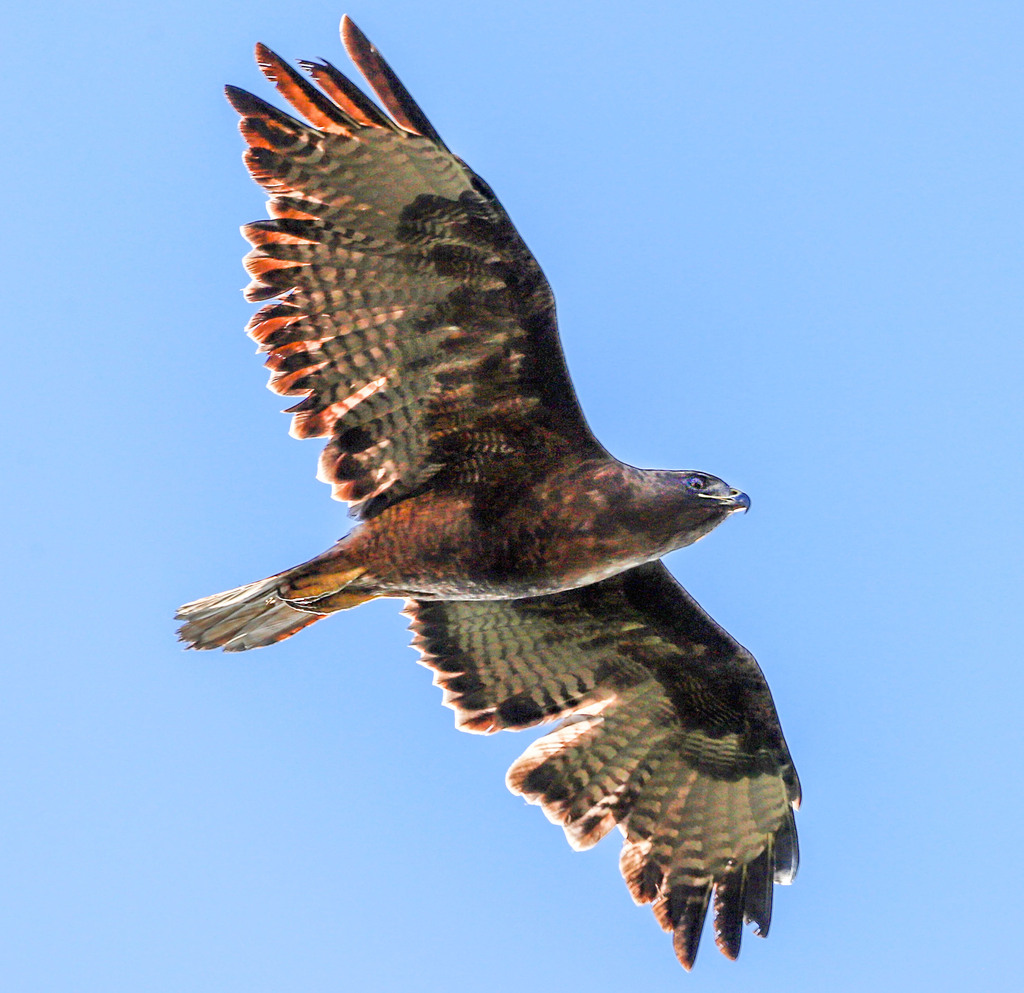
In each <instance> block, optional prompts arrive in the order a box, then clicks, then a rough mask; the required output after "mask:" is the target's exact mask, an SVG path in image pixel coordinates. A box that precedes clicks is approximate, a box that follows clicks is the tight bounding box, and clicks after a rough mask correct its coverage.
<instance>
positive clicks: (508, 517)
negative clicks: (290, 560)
mask: <svg viewBox="0 0 1024 993" xmlns="http://www.w3.org/2000/svg"><path fill="white" fill-rule="evenodd" d="M342 38H343V40H344V43H345V47H346V48H347V50H348V54H349V56H350V57H351V59H352V61H353V62H354V63H355V65H356V67H357V68H358V69H359V70H360V72H361V73H362V75H363V76H364V77H365V79H366V81H367V83H368V84H369V86H370V87H371V88H372V90H373V92H374V93H375V94H376V96H377V98H378V99H379V101H380V106H378V104H376V103H374V102H373V101H372V100H371V99H370V98H368V97H367V96H366V95H365V94H364V93H363V92H362V91H361V90H360V89H358V88H357V87H356V86H355V85H354V84H353V83H352V82H351V81H350V80H349V79H347V78H346V77H345V76H344V75H342V73H341V72H339V71H338V69H336V68H335V67H334V66H333V65H331V64H330V63H328V62H301V63H300V65H301V66H302V68H303V69H304V70H305V71H306V73H308V75H309V76H310V77H311V78H312V81H313V82H312V83H311V82H309V81H308V80H307V79H306V78H305V77H303V76H302V75H300V74H299V73H298V72H297V71H296V70H295V69H293V68H291V67H290V66H289V65H287V64H286V63H285V62H283V61H282V60H281V59H280V58H278V57H277V56H276V55H275V54H274V53H273V52H271V51H270V50H269V49H267V48H266V47H264V46H262V45H259V46H257V49H256V58H257V61H258V63H259V66H260V68H261V69H262V70H263V72H264V73H265V74H266V76H267V77H268V78H269V79H270V81H271V82H272V83H273V84H274V85H275V86H276V88H277V90H278V91H279V93H280V94H281V95H282V96H283V97H284V98H285V99H286V100H287V101H288V103H289V104H290V105H291V106H292V108H294V110H295V111H296V112H297V113H298V114H300V115H301V116H302V118H304V120H300V119H298V118H296V117H292V116H290V115H289V114H287V113H284V112H283V111H281V110H279V109H277V108H276V107H274V106H272V105H270V104H268V103H265V102H264V101H263V100H261V99H260V98H259V97H256V96H253V95H252V94H250V93H247V92H245V91H244V90H240V89H237V88H235V87H228V88H227V96H228V99H229V100H230V102H231V104H232V105H233V106H234V108H235V109H236V110H237V111H238V113H239V114H240V115H241V118H242V120H241V131H242V134H243V136H244V137H245V140H246V142H247V143H248V149H247V150H246V152H245V163H246V165H247V166H248V168H249V171H250V173H251V174H252V176H253V178H254V179H255V180H256V182H257V183H259V184H260V185H261V186H262V187H263V188H264V189H265V190H266V191H267V192H268V194H269V196H270V199H269V213H270V218H271V219H269V220H263V221H256V222H255V223H252V224H247V225H246V226H245V227H244V228H243V229H242V230H243V233H244V234H245V236H246V238H247V239H248V240H249V241H250V242H251V243H252V246H253V249H252V251H251V252H250V253H249V254H248V255H247V256H246V258H245V267H246V269H247V270H248V271H249V273H250V275H251V276H252V282H251V283H250V285H249V286H248V287H247V289H246V295H247V297H248V299H249V300H252V301H270V302H269V303H267V304H266V305H265V306H264V307H263V308H262V309H261V310H259V311H258V312H257V313H256V314H255V315H254V316H253V317H252V319H251V321H250V322H249V325H248V328H247V330H248V332H249V334H250V335H251V336H252V337H253V338H254V339H255V340H256V341H257V342H258V343H259V346H260V349H261V350H262V351H264V352H266V353H267V356H268V357H267V365H268V366H269V368H270V370H271V378H270V384H269V385H270V388H271V389H273V390H275V391H276V392H278V393H281V394H284V395H286V396H292V397H298V398H299V399H298V402H297V403H295V405H294V406H292V407H290V408H288V411H287V412H288V413H291V414H292V415H293V418H292V424H291V432H292V434H293V435H294V436H296V437H298V438H310V437H323V438H326V439H327V444H326V448H325V449H324V451H323V454H322V456H321V458H320V469H319V476H320V478H321V479H323V480H324V481H326V482H329V483H330V484H331V485H332V487H333V494H334V496H335V497H336V498H337V499H340V500H344V501H348V502H349V503H350V504H351V513H352V515H353V516H354V517H355V518H356V519H357V520H358V522H359V523H358V525H357V526H356V527H355V528H354V529H353V530H352V531H351V532H350V533H349V534H348V535H347V536H346V537H344V538H342V539H341V540H340V541H339V542H338V543H337V544H335V545H334V547H332V548H330V549H329V550H327V551H326V552H324V553H323V554H321V555H318V556H317V557H316V558H313V559H311V560H310V561H308V562H306V563H304V564H303V565H299V566H296V567H295V568H293V569H289V570H287V571H285V572H282V573H278V574H277V575H275V576H271V577H270V578H268V579H264V580H261V581H259V582H255V583H251V584H250V585H248V586H242V587H239V588H238V589H234V590H229V591H228V592H226V593H220V594H217V595H215V596H210V597H205V598H204V599H202V600H196V601H194V602H192V603H189V604H186V605H185V606H183V607H182V608H181V609H180V611H179V613H178V617H179V619H181V620H182V621H184V623H183V625H182V626H181V629H180V635H181V638H182V640H184V641H185V642H186V643H187V644H188V645H190V646H191V647H194V648H223V649H225V650H226V651H244V650H246V649H250V648H257V647H260V646H264V645H270V644H272V643H273V642H276V641H280V640H281V639H283V638H287V637H290V636H291V635H293V634H295V633H296V632H297V631H299V630H300V629H301V628H303V627H305V626H306V625H308V624H312V623H313V622H315V621H318V620H320V619H321V618H322V617H325V616H326V615H327V614H331V613H334V612H335V611H339V610H345V609H347V608H349V607H354V606H356V605H357V604H360V603H363V602H364V601H366V600H369V599H371V598H374V597H404V598H406V602H407V606H406V612H407V614H408V616H409V617H410V618H411V622H412V623H411V627H412V630H413V632H414V645H415V647H417V648H418V649H419V651H420V653H421V661H422V663H423V664H424V665H426V666H427V667H428V668H430V669H432V670H433V671H434V674H435V677H434V681H435V683H436V684H437V685H438V686H440V687H441V688H442V689H443V691H444V703H445V704H446V705H447V706H449V707H451V708H452V709H453V710H454V711H455V719H456V724H457V726H458V727H460V728H462V729H463V730H466V731H474V732H479V733H490V732H493V731H498V730H502V729H510V730H518V729H521V728H529V727H534V726H536V725H539V724H543V723H545V722H548V721H552V720H560V723H559V724H558V725H557V726H556V727H555V729H554V730H553V731H551V732H550V733H549V734H547V735H546V736H544V737H541V738H539V739H538V740H537V741H535V742H534V743H533V744H532V745H530V747H529V748H527V750H526V752H525V753H524V754H523V756H522V757H521V758H520V759H518V761H516V762H515V763H514V764H513V766H512V768H511V769H510V770H509V772H508V776H507V783H508V786H509V789H511V790H512V791H513V792H514V793H518V794H521V795H522V796H523V797H525V798H526V799H527V800H528V801H529V802H530V803H536V804H539V805H540V806H541V808H542V809H543V811H544V813H545V814H546V815H547V816H548V818H549V819H550V820H552V821H554V822H555V823H557V824H560V825H561V826H562V827H563V828H564V830H565V834H566V836H567V838H568V840H569V843H570V844H571V845H572V846H573V847H574V848H576V849H585V848H589V847H590V846H591V845H593V844H595V843H596V842H597V841H598V840H600V839H601V838H602V837H604V835H606V834H607V833H608V832H609V831H611V829H612V828H613V827H616V826H617V827H618V828H619V829H620V830H621V832H622V834H623V835H624V839H625V840H624V844H623V848H622V857H621V868H622V873H623V876H624V877H625V880H626V884H627V886H628V887H629V891H630V893H631V894H632V896H633V898H634V900H635V901H636V902H637V903H650V904H652V907H653V910H654V913H655V915H656V917H657V920H658V922H659V923H660V924H661V926H662V927H663V928H664V929H665V930H666V931H670V932H672V934H673V943H674V948H675V952H676V955H677V956H678V958H679V961H680V962H681V963H682V964H683V966H685V967H686V968H687V969H690V968H691V967H692V965H693V962H694V957H695V955H696V953H697V946H698V942H699V940H700V935H701V930H702V927H703V924H704V920H705V916H706V914H707V910H708V907H709V904H711V903H712V901H713V918H714V930H715V940H716V942H717V944H718V947H719V948H720V949H721V950H722V951H723V952H724V953H725V954H726V955H727V956H729V957H730V958H735V957H736V955H737V954H738V953H739V948H740V938H741V933H742V928H743V924H744V922H745V921H748V922H753V923H754V924H755V926H756V929H757V933H758V934H760V935H765V934H767V932H768V926H769V922H770V920H771V913H772V889H773V883H787V882H789V881H790V880H791V879H792V878H793V875H794V873H795V871H796V865H797V839H796V830H795V826H794V820H793V811H794V810H795V808H796V806H797V804H798V803H799V799H800V786H799V781H798V779H797V775H796V772H795V770H794V768H793V763H792V760H791V759H790V755H789V751H788V749H787V747H786V743H785V740H784V738H783V735H782V729H781V727H780V725H779V719H778V716H777V714H776V711H775V706H774V704H773V702H772V698H771V694H770V692H769V690H768V686H767V683H766V682H765V680H764V677H763V676H762V674H761V670H760V669H759V668H758V665H757V663H756V662H755V661H754V659H753V657H752V656H751V655H750V654H749V653H748V652H747V651H746V649H744V648H743V647H741V646H740V645H739V644H738V643H737V642H735V641H734V640H733V639H732V638H731V637H730V636H729V635H728V634H727V633H726V632H725V631H724V630H722V628H721V627H719V626H718V625H717V624H716V623H715V622H714V621H713V620H712V619H711V618H710V617H709V616H708V615H707V614H706V613H704V611H703V610H702V609H701V608H700V607H699V606H698V604H697V603H696V602H695V601H694V600H693V599H692V598H691V597H690V596H689V594H687V592H686V591H685V590H684V589H683V588H682V587H681V586H679V584H678V583H677V582H676V581H675V580H674V579H673V578H672V576H671V575H670V574H669V572H668V571H667V569H666V568H665V566H664V565H663V564H662V563H661V562H660V559H661V558H662V556H664V555H665V554H666V553H668V552H670V551H672V550H673V549H677V548H681V547H683V546H685V545H689V544H691V543H692V542H694V541H696V540H697V539H698V538H701V537H703V536H704V535H705V534H707V533H708V532H709V531H711V530H712V529H713V528H714V527H716V526H717V525H718V524H720V523H721V522H722V521H724V520H725V518H726V517H728V516H729V515H730V514H733V513H734V512H736V511H739V510H746V509H747V508H748V507H749V505H750V501H749V499H748V498H747V496H746V495H745V494H743V493H741V492H740V491H739V490H736V489H733V488H732V487H730V486H729V485H728V484H726V483H724V482H723V481H722V480H721V479H718V478H716V477H715V476H711V475H708V474H707V473H704V472H695V471H684V472H675V471H672V472H670V471H662V470H641V469H636V468H633V467H632V466H629V465H626V464H625V463H623V462H620V461H619V460H618V459H615V458H613V457H612V456H611V455H609V453H608V452H607V451H606V450H605V449H604V447H603V446H602V445H601V444H600V442H598V441H597V439H596V438H595V437H594V436H593V434H592V433H591V431H590V429H589V428H588V427H587V423H586V421H585V420H584V417H583V413H582V411H581V410H580V407H579V404H578V402H577V399H576V396H575V394H574V392H573V388H572V384H571V382H570V380H569V375H568V372H567V369H566V365H565V361H564V359H563V356H562V350H561V345H560V344H559V339H558V331H557V326H556V322H555V305H554V298H553V296H552V292H551V288H550V287H549V285H548V283H547V280H546V279H545V277H544V274H543V273H542V272H541V269H540V266H539V265H538V264H537V261H536V260H535V259H534V257H533V256H532V255H531V254H530V251H529V249H528V248H527V247H526V245H525V244H524V242H523V240H522V238H521V237H520V236H519V233H518V232H517V231H516V229H515V227H514V226H513V224H512V222H511V220H509V217H508V215H507V214H506V213H505V211H504V209H503V208H502V206H501V204H500V203H499V202H498V199H497V198H496V197H495V195H494V193H493V192H492V190H491V188H490V187H489V186H488V185H487V183H485V182H484V181H483V180H482V179H481V178H480V177H479V176H477V175H476V173H475V172H473V170H472V169H471V168H470V167H469V166H467V165H466V163H465V162H463V161H462V160H461V159H460V158H459V157H458V156H456V155H455V154H453V153H452V152H451V151H449V150H448V148H447V146H446V145H445V144H444V142H443V141H442V140H441V138H440V136H439V135H438V134H437V132H436V131H435V130H434V128H433V127H432V126H431V125H430V122H429V121H428V120H427V118H426V117H425V116H424V114H423V112H422V111H421V110H420V108H419V107H418V106H417V105H416V103H415V102H414V101H413V100H412V98H411V97H410V95H409V93H408V92H407V91H406V89H405V87H404V86H403V85H402V83H401V82H400V81H399V79H398V77H397V76H396V75H395V74H394V72H393V71H392V70H391V68H390V67H389V66H388V64H387V63H386V62H385V61H384V59H383V58H382V57H381V56H380V54H379V53H378V51H377V49H376V48H375V47H374V46H373V45H371V44H370V42H369V41H368V40H367V39H366V37H365V36H364V35H363V34H362V33H361V32H360V31H359V29H358V28H357V27H356V26H355V25H354V24H353V23H352V22H351V21H350V20H348V18H345V19H344V20H343V21H342ZM314 84H315V85H314Z"/></svg>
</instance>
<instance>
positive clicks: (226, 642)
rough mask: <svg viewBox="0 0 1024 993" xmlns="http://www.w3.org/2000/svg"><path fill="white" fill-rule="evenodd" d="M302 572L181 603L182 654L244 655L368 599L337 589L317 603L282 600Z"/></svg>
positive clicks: (178, 616) (293, 571) (354, 572)
mask: <svg viewBox="0 0 1024 993" xmlns="http://www.w3.org/2000/svg"><path fill="white" fill-rule="evenodd" d="M303 569H305V567H304V566H299V567H298V569H291V570H289V571H288V572H279V573H278V574H277V575H276V576H270V577H269V578H268V579H261V580H260V581H259V582H256V583H249V585H248V586H239V587H237V588H236V589H233V590H227V591H225V592H224V593H215V594H214V595H213V596H208V597H203V599H202V600H193V601H192V602H191V603H186V604H185V605H184V606H182V607H179V608H178V612H177V614H175V618H176V619H177V620H179V621H184V622H185V623H184V624H182V625H181V627H180V628H178V637H179V638H180V639H181V640H182V641H183V642H185V644H186V646H187V647H188V648H223V649H224V651H226V652H244V651H246V650H247V649H249V648H262V647H264V646H265V645H272V644H274V642H275V641H283V640H284V639H285V638H290V637H291V636H292V635H293V634H295V633H296V632H297V631H301V630H302V629H303V628H304V627H306V626H307V625H310V624H312V623H313V622H314V621H318V620H320V618H321V617H326V616H327V615H328V614H329V613H333V612H334V611H336V610H345V609H347V608H348V607H355V606H356V605H357V604H360V603H363V602H364V601H365V600H369V599H372V597H373V594H372V593H356V592H352V593H348V592H346V591H345V590H344V589H341V590H338V591H337V592H334V593H333V594H331V595H329V596H321V597H319V598H316V597H309V598H304V599H302V600H292V601H289V600H285V599H283V598H282V596H281V591H282V589H288V590H289V592H290V591H291V589H290V588H291V585H292V584H291V582H290V580H291V578H292V577H293V575H295V574H296V573H298V572H299V571H300V570H303ZM362 571H363V570H361V569H356V570H352V573H351V574H350V576H346V577H345V578H346V579H347V580H348V581H349V582H351V581H352V580H353V579H355V578H356V577H357V576H358V575H360V573H361V572H362ZM334 578H335V579H337V578H338V577H337V576H335V577H334ZM300 604H301V606H299V605H300Z"/></svg>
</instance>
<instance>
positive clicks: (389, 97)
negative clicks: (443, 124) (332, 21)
mask: <svg viewBox="0 0 1024 993" xmlns="http://www.w3.org/2000/svg"><path fill="white" fill-rule="evenodd" d="M341 40H342V42H343V43H344V45H345V51H346V52H348V56H349V58H350V59H351V60H352V61H353V62H354V63H355V65H356V66H357V67H358V69H359V71H360V72H361V73H362V74H363V76H364V77H365V78H366V81H367V82H368V83H369V84H370V86H371V87H372V89H373V92H374V93H376V94H377V97H378V99H379V100H380V102H381V103H382V104H384V106H385V107H386V108H387V109H388V112H389V113H390V114H391V116H392V117H394V119H395V120H396V121H397V122H398V124H399V125H401V126H402V127H403V128H404V129H405V130H406V131H410V132H412V133H413V134H418V135H422V136H423V137H424V138H429V139H430V140H431V141H434V142H436V143H437V144H438V145H440V146H441V147H442V148H446V146H445V144H444V142H443V141H442V140H441V136H440V135H439V134H438V133H437V132H436V131H435V130H434V126H433V125H432V124H431V123H430V121H429V120H427V116H426V114H424V113H423V111H422V110H421V109H420V107H419V105H418V104H417V103H416V101H415V100H413V98H412V96H410V94H409V91H408V90H407V89H406V88H405V86H404V85H403V83H402V81H401V80H400V79H399V78H398V76H396V75H395V72H394V70H393V69H392V68H391V66H389V65H388V63H387V61H386V60H385V59H384V56H382V55H381V54H380V52H379V51H378V50H377V47H376V46H375V45H374V44H373V43H372V42H371V41H370V39H369V38H367V37H366V35H364V34H363V32H362V31H360V30H359V28H358V27H357V26H356V23H355V21H353V20H352V19H351V18H350V17H349V16H348V15H347V14H346V15H345V16H344V17H343V18H342V19H341Z"/></svg>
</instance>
